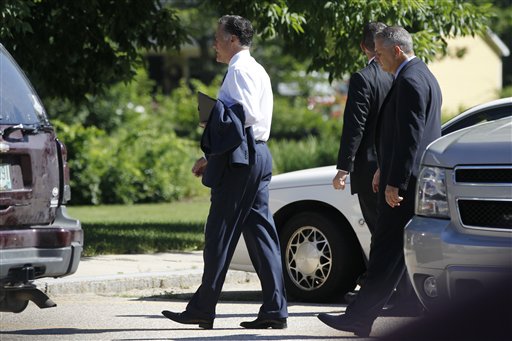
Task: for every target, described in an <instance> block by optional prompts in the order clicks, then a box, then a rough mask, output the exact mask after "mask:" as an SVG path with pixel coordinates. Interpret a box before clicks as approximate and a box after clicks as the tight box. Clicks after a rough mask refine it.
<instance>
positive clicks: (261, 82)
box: [218, 50, 274, 141]
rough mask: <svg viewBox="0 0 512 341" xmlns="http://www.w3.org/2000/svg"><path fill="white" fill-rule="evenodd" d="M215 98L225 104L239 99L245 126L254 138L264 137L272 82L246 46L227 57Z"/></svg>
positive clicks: (267, 132)
mask: <svg viewBox="0 0 512 341" xmlns="http://www.w3.org/2000/svg"><path fill="white" fill-rule="evenodd" d="M218 98H219V99H220V100H221V101H223V102H224V103H225V104H226V105H227V106H232V105H234V104H236V103H240V104H241V105H242V106H243V108H244V112H245V127H250V126H252V129H253V132H254V138H255V139H256V140H258V141H267V140H268V138H269V136H270V124H271V122H272V109H273V105H274V101H273V95H272V86H271V84H270V77H269V76H268V74H267V72H266V71H265V69H264V68H263V66H261V65H260V64H259V63H258V62H257V61H256V60H255V59H254V58H253V57H251V54H250V52H249V50H242V51H240V52H238V53H237V54H235V55H234V56H233V57H232V58H231V60H230V61H229V66H228V71H227V74H226V78H225V79H224V82H223V83H222V86H221V87H220V90H219V95H218Z"/></svg>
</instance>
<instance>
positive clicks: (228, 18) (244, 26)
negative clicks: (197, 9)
mask: <svg viewBox="0 0 512 341" xmlns="http://www.w3.org/2000/svg"><path fill="white" fill-rule="evenodd" d="M219 25H222V26H223V28H224V32H226V33H227V34H232V35H235V36H237V37H238V40H240V44H241V45H242V46H251V44H252V37H253V35H254V29H253V27H252V25H251V22H250V21H249V20H247V19H246V18H243V17H241V16H239V15H224V16H222V17H221V18H220V19H219Z"/></svg>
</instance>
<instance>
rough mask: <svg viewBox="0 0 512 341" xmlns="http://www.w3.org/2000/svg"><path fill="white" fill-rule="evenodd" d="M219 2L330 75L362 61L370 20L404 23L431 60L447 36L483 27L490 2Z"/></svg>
mask: <svg viewBox="0 0 512 341" xmlns="http://www.w3.org/2000/svg"><path fill="white" fill-rule="evenodd" d="M216 2H218V3H220V5H221V6H222V9H223V10H224V11H225V12H228V13H239V14H240V15H242V16H246V17H248V18H250V19H252V20H253V21H256V22H257V25H258V27H262V28H263V29H262V30H261V32H260V33H261V35H262V36H263V37H267V38H270V37H272V36H274V35H281V36H283V37H284V42H285V51H287V52H288V53H292V54H294V55H295V56H296V57H298V58H300V59H308V60H310V65H309V70H310V71H311V70H324V71H327V72H328V73H329V74H330V78H331V79H334V78H339V77H341V76H343V75H344V74H346V73H351V72H353V71H355V70H357V69H359V68H361V67H362V65H363V64H364V62H365V61H364V58H363V57H364V56H363V55H362V54H361V53H360V49H359V42H360V37H361V34H362V30H363V26H364V25H365V23H367V22H369V21H381V22H384V23H385V24H387V25H399V26H403V27H404V28H406V29H407V30H408V31H409V32H411V33H412V34H413V39H414V46H415V53H416V55H417V56H418V57H420V58H422V59H424V60H426V61H429V60H432V59H433V58H434V57H435V55H436V54H438V53H443V52H444V51H445V50H446V40H445V39H446V38H449V37H454V36H460V35H474V34H478V33H481V32H483V31H484V30H485V28H486V27H487V20H488V18H489V15H490V7H491V6H490V5H489V4H480V5H477V4H472V3H467V2H465V1H461V0H454V1H444V0H408V1H401V0H393V1H377V0H370V1H368V0H343V1H342V0H338V1H334V0H331V1H326V0H317V1H303V0H280V1H256V0H254V1H247V0H235V1H233V0H218V1H216Z"/></svg>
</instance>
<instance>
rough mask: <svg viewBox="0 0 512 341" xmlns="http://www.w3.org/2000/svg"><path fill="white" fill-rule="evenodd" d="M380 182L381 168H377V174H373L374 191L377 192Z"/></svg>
mask: <svg viewBox="0 0 512 341" xmlns="http://www.w3.org/2000/svg"><path fill="white" fill-rule="evenodd" d="M379 183H380V168H377V170H376V171H375V174H373V180H372V189H373V193H377V192H378V191H379Z"/></svg>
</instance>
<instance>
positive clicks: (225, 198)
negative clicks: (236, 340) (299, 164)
mask: <svg viewBox="0 0 512 341" xmlns="http://www.w3.org/2000/svg"><path fill="white" fill-rule="evenodd" d="M255 150H256V152H255V154H256V155H255V163H254V165H249V166H237V165H233V164H227V165H226V168H225V170H224V174H223V176H222V181H221V183H220V184H219V185H218V186H216V187H215V188H212V189H211V206H210V212H209V214H208V218H207V221H206V227H205V247H204V252H203V258H204V272H203V278H202V283H201V286H200V287H199V288H198V289H197V291H196V293H195V294H194V296H193V297H192V299H191V300H190V302H189V303H188V305H187V312H190V313H191V314H192V315H193V316H196V317H198V318H205V319H213V318H215V307H216V305H217V302H218V300H219V295H220V293H221V290H222V285H223V284H224V280H225V277H226V273H227V271H228V267H229V264H230V262H231V258H232V257H233V253H234V251H235V248H236V245H237V243H238V240H239V239H240V235H241V234H242V233H243V235H244V239H245V243H246V245H247V249H248V251H249V256H250V258H251V261H252V264H253V265H254V268H255V270H256V273H257V274H258V277H259V279H260V282H261V289H262V294H263V305H262V306H261V308H260V311H259V314H258V317H261V318H285V317H287V316H288V311H287V301H286V293H285V289H284V280H283V269H282V264H281V252H280V246H279V239H278V235H277V231H276V227H275V224H274V220H273V218H272V213H271V212H270V209H269V207H268V198H269V193H268V186H269V183H270V179H271V177H272V156H271V154H270V151H269V150H268V147H267V145H266V144H265V143H258V144H256V145H255Z"/></svg>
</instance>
